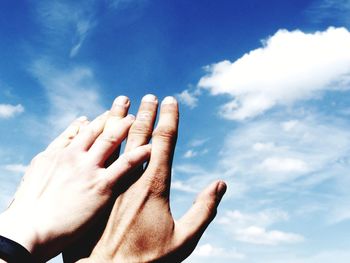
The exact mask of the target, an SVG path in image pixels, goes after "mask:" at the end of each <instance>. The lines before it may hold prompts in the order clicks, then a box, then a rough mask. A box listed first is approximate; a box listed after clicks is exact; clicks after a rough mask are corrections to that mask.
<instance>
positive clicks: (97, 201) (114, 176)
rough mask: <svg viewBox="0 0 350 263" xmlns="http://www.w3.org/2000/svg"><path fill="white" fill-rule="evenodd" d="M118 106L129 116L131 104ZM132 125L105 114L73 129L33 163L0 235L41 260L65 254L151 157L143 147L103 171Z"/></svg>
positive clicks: (0, 220)
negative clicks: (122, 184)
mask: <svg viewBox="0 0 350 263" xmlns="http://www.w3.org/2000/svg"><path fill="white" fill-rule="evenodd" d="M118 102H119V103H121V102H122V103H121V105H120V108H124V109H126V111H127V108H128V107H129V101H128V100H126V101H125V97H121V98H119V99H117V100H116V103H118ZM124 111H125V110H124ZM133 121H134V117H133V116H130V115H129V116H127V117H125V118H120V117H119V116H116V115H113V114H111V113H105V114H103V115H101V116H99V117H98V118H96V119H95V120H94V121H92V122H91V123H88V121H87V120H86V119H84V118H81V119H78V120H77V121H75V122H74V123H73V124H72V125H71V126H69V128H68V129H67V130H66V131H65V132H63V133H62V134H61V135H60V136H59V137H58V138H57V139H56V140H54V141H53V142H52V143H51V144H50V145H49V146H48V148H47V149H46V150H45V151H44V152H42V153H40V154H39V155H37V156H36V157H35V158H34V159H33V161H32V162H31V164H30V166H29V168H28V170H27V172H26V173H25V176H24V178H23V181H22V183H21V186H20V187H19V189H18V191H17V193H16V195H15V199H14V200H13V202H12V204H11V205H10V207H9V208H8V209H7V210H6V211H5V212H4V213H2V214H1V215H0V234H1V235H3V236H5V237H7V238H10V239H12V240H14V241H16V242H17V243H20V244H21V245H22V246H24V247H25V248H26V249H27V250H28V251H30V252H31V253H32V254H33V256H34V257H35V258H36V260H38V261H45V260H48V259H49V258H51V257H53V256H55V255H56V254H58V253H59V252H61V251H62V250H63V248H64V247H65V246H66V245H68V244H69V243H71V242H72V241H73V240H74V239H75V238H77V237H78V236H79V235H80V234H81V233H82V232H83V231H85V230H86V229H87V228H88V227H89V226H90V225H91V224H92V223H93V221H94V220H96V218H97V217H98V215H99V214H100V213H101V212H102V211H103V208H104V207H105V206H106V205H107V203H108V201H109V200H110V198H111V197H112V196H113V192H114V190H115V187H118V183H119V182H120V180H121V179H122V178H123V177H124V176H125V175H126V174H127V172H129V171H130V170H132V169H133V168H134V167H136V166H138V165H140V164H142V163H143V162H145V161H146V160H147V159H148V158H149V155H150V146H149V145H146V146H141V147H137V148H135V149H134V150H133V151H129V152H128V153H125V154H123V155H121V156H120V157H119V158H118V159H117V160H116V161H114V162H113V163H112V164H111V165H110V166H109V167H108V168H104V165H105V162H106V160H107V158H108V157H109V156H110V155H111V154H112V153H113V152H114V151H115V150H116V148H117V147H118V146H119V145H120V144H121V142H122V141H123V140H124V139H125V137H126V136H127V134H128V130H129V128H130V126H131V124H132V123H133ZM78 132H79V133H78Z"/></svg>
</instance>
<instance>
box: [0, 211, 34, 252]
mask: <svg viewBox="0 0 350 263" xmlns="http://www.w3.org/2000/svg"><path fill="white" fill-rule="evenodd" d="M0 235H1V236H4V237H6V238H8V239H11V240H13V241H14V242H16V243H18V244H20V245H22V246H23V247H24V248H25V249H27V250H28V251H29V252H30V253H33V251H34V250H36V249H37V246H38V245H39V242H38V240H39V238H38V235H37V232H36V231H35V228H34V227H33V225H32V224H31V222H30V221H29V222H28V218H27V217H25V216H23V215H20V214H15V213H13V212H12V211H10V210H7V211H5V212H3V213H2V214H0Z"/></svg>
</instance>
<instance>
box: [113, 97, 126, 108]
mask: <svg viewBox="0 0 350 263" xmlns="http://www.w3.org/2000/svg"><path fill="white" fill-rule="evenodd" d="M128 103H129V98H128V97H126V96H118V97H117V98H116V99H115V100H114V104H116V105H120V106H124V105H126V104H128Z"/></svg>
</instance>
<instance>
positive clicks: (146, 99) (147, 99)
mask: <svg viewBox="0 0 350 263" xmlns="http://www.w3.org/2000/svg"><path fill="white" fill-rule="evenodd" d="M142 101H144V102H156V101H157V97H156V96H154V95H153V94H147V95H145V96H144V97H143V98H142Z"/></svg>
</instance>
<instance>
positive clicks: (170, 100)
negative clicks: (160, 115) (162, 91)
mask: <svg viewBox="0 0 350 263" xmlns="http://www.w3.org/2000/svg"><path fill="white" fill-rule="evenodd" d="M175 103H177V101H176V99H175V98H174V97H172V96H168V97H165V98H164V100H163V102H162V104H175Z"/></svg>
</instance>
